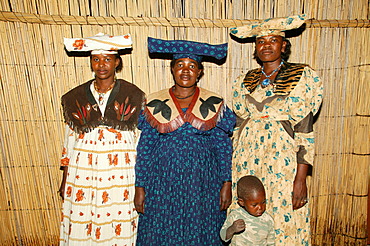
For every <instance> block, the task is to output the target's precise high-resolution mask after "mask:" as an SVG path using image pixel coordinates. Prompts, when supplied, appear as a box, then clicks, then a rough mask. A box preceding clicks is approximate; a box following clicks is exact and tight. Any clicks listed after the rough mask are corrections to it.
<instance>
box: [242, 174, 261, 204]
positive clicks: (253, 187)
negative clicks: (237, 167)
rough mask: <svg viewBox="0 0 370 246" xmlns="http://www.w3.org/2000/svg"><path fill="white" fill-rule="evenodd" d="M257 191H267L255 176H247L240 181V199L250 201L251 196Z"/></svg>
mask: <svg viewBox="0 0 370 246" xmlns="http://www.w3.org/2000/svg"><path fill="white" fill-rule="evenodd" d="M256 191H265V187H264V186H263V184H262V182H261V180H259V178H257V177H256V176H253V175H247V176H244V177H242V178H241V179H239V181H238V184H237V193H238V197H239V198H243V199H249V196H250V194H252V193H254V192H256Z"/></svg>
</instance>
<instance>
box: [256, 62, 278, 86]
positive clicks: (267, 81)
mask: <svg viewBox="0 0 370 246" xmlns="http://www.w3.org/2000/svg"><path fill="white" fill-rule="evenodd" d="M283 61H284V60H281V62H280V65H279V66H278V67H277V68H275V69H274V71H272V73H270V75H267V74H266V73H265V71H263V70H264V68H265V67H264V66H262V73H263V75H265V77H266V78H265V79H264V80H262V83H261V85H262V87H266V86H268V85H270V84H272V83H271V79H270V77H271V76H272V75H273V74H274V73H276V72H277V70H279V68H280V67H281V65H283Z"/></svg>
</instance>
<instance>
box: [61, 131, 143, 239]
mask: <svg viewBox="0 0 370 246" xmlns="http://www.w3.org/2000/svg"><path fill="white" fill-rule="evenodd" d="M135 143H136V137H135V134H134V132H132V131H119V130H115V129H112V128H109V127H102V126H101V127H97V128H95V129H93V130H92V131H91V132H89V133H84V134H77V133H75V132H73V131H72V130H71V129H70V128H69V127H68V126H67V127H66V140H65V145H64V148H63V156H62V165H67V166H68V177H67V183H66V188H65V190H66V191H65V196H64V197H65V199H64V202H63V213H62V223H61V235H60V245H70V246H71V245H79V246H80V245H92V244H94V245H95V244H100V245H133V244H134V243H135V240H136V230H137V228H136V227H137V217H138V215H137V213H136V211H135V208H134V204H133V196H134V192H135V189H134V182H135V174H134V164H135V158H136V150H135V147H136V144H135Z"/></svg>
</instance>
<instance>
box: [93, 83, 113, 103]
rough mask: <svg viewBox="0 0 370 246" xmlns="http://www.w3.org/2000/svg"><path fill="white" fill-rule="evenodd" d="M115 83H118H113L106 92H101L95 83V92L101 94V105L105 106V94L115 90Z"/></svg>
mask: <svg viewBox="0 0 370 246" xmlns="http://www.w3.org/2000/svg"><path fill="white" fill-rule="evenodd" d="M115 83H116V81H115V80H114V81H113V83H112V84H111V85H110V86H109V87H108V89H107V90H106V91H105V92H99V90H100V89H99V88H98V86H97V85H96V81H94V88H95V91H96V92H97V93H98V94H99V105H103V104H104V96H105V94H107V92H108V91H110V90H112V89H113V86H114V84H115Z"/></svg>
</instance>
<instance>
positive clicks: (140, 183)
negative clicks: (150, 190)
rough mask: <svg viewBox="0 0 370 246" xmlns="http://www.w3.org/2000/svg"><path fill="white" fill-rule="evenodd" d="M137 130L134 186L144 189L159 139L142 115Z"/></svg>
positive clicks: (155, 131)
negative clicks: (138, 134) (137, 141)
mask: <svg viewBox="0 0 370 246" xmlns="http://www.w3.org/2000/svg"><path fill="white" fill-rule="evenodd" d="M138 128H139V129H140V130H141V134H140V139H139V143H138V146H137V158H136V164H135V175H136V181H135V186H137V187H145V183H146V180H148V176H149V175H150V173H151V172H150V163H151V162H150V160H151V159H152V151H153V150H154V148H155V146H156V144H157V141H158V139H159V133H158V131H157V130H156V129H154V128H153V127H151V126H150V124H149V123H148V122H147V120H146V119H145V116H144V114H143V113H141V114H140V116H139V123H138Z"/></svg>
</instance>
